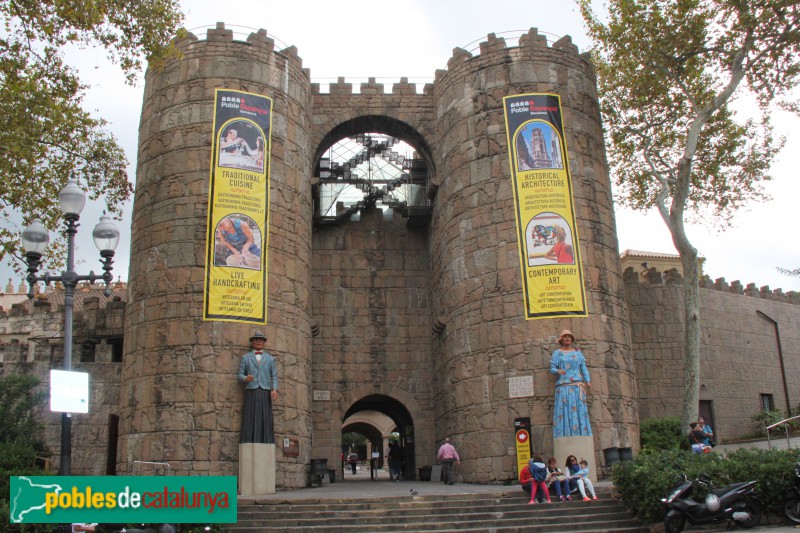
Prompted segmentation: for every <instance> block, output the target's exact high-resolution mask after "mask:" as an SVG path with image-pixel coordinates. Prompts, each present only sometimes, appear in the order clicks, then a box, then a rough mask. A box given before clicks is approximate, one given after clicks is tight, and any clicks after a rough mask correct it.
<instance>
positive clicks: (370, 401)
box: [118, 24, 638, 488]
mask: <svg viewBox="0 0 800 533" xmlns="http://www.w3.org/2000/svg"><path fill="white" fill-rule="evenodd" d="M179 45H180V49H181V51H182V53H183V55H184V57H183V58H182V59H181V60H176V61H173V62H171V63H169V64H168V65H167V66H166V68H165V69H164V70H163V71H161V72H152V71H150V72H148V75H147V82H146V83H147V85H146V89H145V97H144V103H143V111H142V120H141V130H140V141H139V161H138V168H137V189H136V195H135V205H134V217H133V235H132V254H131V255H132V257H133V258H134V259H133V260H132V264H131V269H130V280H129V283H130V299H129V304H128V309H127V316H126V320H127V322H126V330H125V363H124V364H125V366H124V372H123V378H122V394H121V396H122V400H121V401H122V412H121V414H122V427H121V428H120V429H121V431H120V453H119V454H118V463H119V464H118V470H119V471H120V472H125V471H128V472H130V471H131V469H132V468H133V466H132V465H133V464H134V461H142V460H143V461H164V462H169V463H170V465H171V468H172V471H173V472H175V473H178V474H184V473H188V472H207V473H209V474H227V475H232V474H234V473H235V472H236V464H237V461H238V458H237V457H236V450H237V443H238V428H239V416H240V408H241V403H242V392H241V389H240V386H239V385H238V383H236V380H235V372H236V368H237V364H238V357H239V355H240V354H241V353H243V352H244V351H245V349H246V346H245V344H246V339H247V338H248V337H249V336H250V334H251V333H252V329H253V328H252V327H250V326H246V325H239V324H235V323H227V322H226V323H223V322H204V321H202V320H201V319H200V316H201V306H202V302H203V294H202V290H203V273H204V264H203V261H204V252H205V236H206V214H207V212H206V206H207V203H208V181H209V165H210V146H211V122H212V116H211V111H212V103H213V94H214V89H215V88H218V87H224V88H230V89H236V90H242V91H248V92H254V93H259V94H265V95H267V96H269V97H271V98H273V101H274V118H273V132H272V153H271V155H272V165H271V194H270V198H271V213H272V215H271V224H270V240H269V246H270V248H269V285H268V286H269V301H268V306H269V307H268V309H269V311H268V315H269V323H268V325H267V327H266V334H267V336H268V337H269V342H268V346H267V347H268V349H270V350H273V351H274V352H275V353H276V354H277V358H278V367H279V372H280V375H281V385H280V387H279V389H280V391H281V393H280V396H279V399H278V401H277V404H276V409H275V424H276V427H275V434H276V443H278V454H277V475H276V483H277V486H278V487H279V488H289V487H298V486H303V485H305V484H306V483H307V479H308V478H307V475H308V468H309V463H310V460H311V459H312V458H325V459H327V460H328V464H329V465H332V464H336V462H337V461H339V457H340V452H341V432H342V428H343V425H344V424H345V423H346V420H347V418H348V417H349V416H351V415H353V414H355V413H358V412H360V411H377V412H380V413H383V414H385V415H386V416H389V417H390V418H391V419H392V420H393V421H394V422H395V424H396V426H397V430H398V432H399V433H400V435H401V438H402V440H403V446H404V450H405V451H404V453H405V460H406V465H407V469H408V470H407V472H406V475H407V476H414V475H416V469H415V466H422V465H426V464H431V463H433V462H434V460H435V452H436V445H437V443H438V442H439V441H440V440H442V439H444V438H445V437H450V438H451V440H452V441H453V442H454V444H455V445H456V447H457V448H458V449H459V451H460V452H461V454H462V456H463V458H464V470H463V479H464V480H465V481H471V482H500V481H506V480H510V479H514V478H515V477H516V458H515V456H514V431H513V429H514V420H515V418H519V417H530V418H531V421H532V425H533V431H532V434H533V448H534V450H535V451H541V452H551V451H552V449H553V444H552V422H551V417H552V401H553V400H552V398H553V392H554V386H553V379H552V377H551V376H550V374H549V371H548V370H549V360H550V354H551V352H552V350H553V349H554V348H555V347H556V342H555V339H556V335H557V332H558V331H559V330H560V329H563V328H570V329H571V330H572V331H573V333H574V334H575V337H576V339H577V340H578V345H579V347H580V348H581V349H582V350H583V351H584V353H585V354H586V356H587V359H588V364H589V368H590V372H591V373H592V381H593V393H592V395H591V398H590V416H591V421H592V424H593V429H594V448H595V452H596V457H595V459H596V460H595V465H599V464H600V463H601V461H600V458H601V455H602V450H603V449H604V448H607V447H634V448H635V447H636V446H637V444H636V443H637V442H638V429H637V428H638V414H637V411H636V406H635V397H636V385H635V380H634V374H633V371H634V362H633V358H632V355H631V351H630V333H629V330H628V323H627V321H626V316H625V310H624V304H623V293H622V291H623V284H622V277H621V271H620V266H619V257H618V253H617V238H616V230H615V222H614V213H613V207H612V199H611V188H610V182H609V178H608V168H607V164H606V160H605V152H604V146H603V137H602V131H601V124H600V115H599V107H598V102H597V94H596V90H595V80H594V73H593V70H592V67H591V65H590V64H589V63H588V61H587V59H586V58H585V57H582V56H581V55H579V54H578V50H577V49H576V47H575V46H574V45H573V44H572V43H571V41H570V40H569V38H564V39H561V40H560V41H558V42H556V43H554V44H553V46H552V47H549V46H548V45H547V42H546V40H545V38H544V37H543V36H540V35H538V34H537V32H536V30H535V29H532V30H531V31H530V32H528V33H527V34H526V35H524V36H523V37H522V38H521V39H520V42H519V46H517V47H507V46H506V43H505V41H504V40H503V39H498V38H496V37H495V36H494V35H490V36H489V37H488V39H487V42H484V43H482V44H481V46H480V53H479V54H478V55H476V56H473V55H471V54H470V53H468V52H466V51H464V50H461V49H456V50H455V52H454V55H453V57H452V58H451V59H450V60H449V62H448V64H447V70H440V71H437V72H436V77H435V81H434V82H433V83H432V84H428V85H427V86H426V87H425V89H424V91H423V92H422V93H417V92H416V90H415V88H414V86H413V85H411V84H409V83H408V82H407V80H406V79H403V80H401V82H400V83H396V84H394V86H393V88H392V91H391V92H390V93H387V92H385V91H384V87H383V85H382V84H379V83H375V81H374V79H371V80H370V81H369V83H365V84H362V85H361V88H360V89H361V90H360V93H353V92H352V85H351V84H348V83H345V81H344V78H340V79H339V82H338V83H332V84H331V85H330V92H329V93H322V92H320V90H319V86H318V85H316V84H311V83H310V74H309V72H307V71H306V70H304V69H302V65H301V60H300V58H299V57H298V55H297V53H296V51H295V49H294V48H293V47H291V48H288V49H285V50H282V51H276V50H275V49H274V46H273V41H272V40H271V39H269V38H268V37H267V36H266V32H264V31H263V30H262V31H260V32H258V33H255V34H252V35H251V36H250V37H249V38H248V39H247V41H236V40H234V39H233V36H232V34H231V32H230V31H229V30H226V29H225V28H224V26H223V25H221V24H220V25H218V26H217V28H216V29H214V30H210V31H209V32H208V35H207V39H206V40H205V41H200V40H197V39H196V38H195V37H194V36H190V37H189V38H187V39H185V40H183V41H182V42H181V43H179ZM528 92H548V93H556V94H558V95H560V97H561V102H562V105H563V115H564V130H565V134H566V144H567V147H568V149H569V161H568V163H569V166H570V168H571V171H572V178H573V191H574V197H575V205H576V212H577V223H578V231H579V233H580V235H581V247H582V249H581V252H582V253H581V257H582V258H583V262H584V264H583V268H584V272H585V280H586V281H585V285H586V286H585V289H586V293H587V300H588V311H589V317H588V318H575V319H568V318H564V319H558V320H535V321H526V320H525V318H524V310H523V301H522V288H521V280H520V265H519V254H518V249H517V241H516V236H515V235H516V232H515V218H514V205H513V195H512V190H511V180H510V177H509V163H508V152H507V148H508V147H507V145H506V144H507V143H506V133H505V125H504V119H503V108H502V105H503V97H504V96H509V95H513V94H520V93H528ZM370 132H377V133H384V134H388V135H392V136H394V137H396V138H399V139H401V140H403V141H405V142H407V143H408V144H410V145H412V146H413V147H414V149H415V150H416V151H417V152H418V154H419V157H420V160H422V161H424V163H425V166H426V168H427V172H428V176H429V179H430V183H429V187H428V197H429V199H430V213H431V216H430V221H429V223H427V224H426V225H423V227H419V226H417V225H412V224H409V223H407V221H406V220H405V219H404V218H403V217H402V216H400V214H398V213H393V212H392V211H391V210H390V209H386V210H382V209H381V208H380V207H375V206H369V207H366V208H365V209H363V210H362V211H361V213H359V216H358V217H352V218H348V219H346V220H341V221H339V222H338V223H337V224H336V225H330V226H320V225H316V226H313V225H312V223H313V221H314V220H315V213H314V206H315V200H314V196H315V195H316V194H317V192H316V189H315V183H316V180H315V179H314V176H312V173H313V172H314V169H315V168H316V166H317V163H318V161H319V158H320V157H321V155H322V154H323V152H324V151H325V150H327V148H328V147H330V146H331V145H332V144H333V143H335V142H336V141H338V140H340V139H342V138H345V137H348V136H351V135H355V134H358V133H370ZM546 148H547V147H546V146H543V149H544V153H545V154H547V149H546ZM565 164H566V162H565ZM409 220H410V219H409ZM520 376H532V378H533V382H534V392H533V395H532V396H528V397H524V398H509V380H511V379H512V378H515V377H520ZM284 438H287V439H293V440H297V442H298V445H299V454H298V456H297V457H294V456H293V455H292V454H284V453H283V452H282V451H281V442H282V439H284Z"/></svg>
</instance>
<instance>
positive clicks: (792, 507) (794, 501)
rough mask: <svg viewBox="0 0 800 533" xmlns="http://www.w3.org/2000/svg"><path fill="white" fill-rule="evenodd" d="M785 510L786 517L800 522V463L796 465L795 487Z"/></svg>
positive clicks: (796, 522) (787, 500) (785, 505)
mask: <svg viewBox="0 0 800 533" xmlns="http://www.w3.org/2000/svg"><path fill="white" fill-rule="evenodd" d="M783 512H784V513H785V514H786V518H788V519H789V520H791V521H792V522H794V523H795V524H800V463H797V464H795V465H794V487H792V490H791V492H790V493H789V497H788V498H787V499H786V504H784V506H783Z"/></svg>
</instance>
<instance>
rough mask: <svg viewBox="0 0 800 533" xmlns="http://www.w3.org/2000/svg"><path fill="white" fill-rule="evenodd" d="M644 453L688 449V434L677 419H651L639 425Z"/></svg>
mask: <svg viewBox="0 0 800 533" xmlns="http://www.w3.org/2000/svg"><path fill="white" fill-rule="evenodd" d="M639 439H640V442H641V445H642V452H643V453H647V452H651V451H655V450H680V449H682V448H686V447H687V444H686V443H687V441H686V432H685V431H684V430H683V425H682V423H681V419H680V418H677V417H667V418H651V419H649V420H642V422H641V423H640V424H639Z"/></svg>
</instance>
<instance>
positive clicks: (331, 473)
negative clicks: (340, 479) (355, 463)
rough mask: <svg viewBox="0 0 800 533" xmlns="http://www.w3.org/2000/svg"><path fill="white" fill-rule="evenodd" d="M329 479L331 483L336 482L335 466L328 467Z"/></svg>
mask: <svg viewBox="0 0 800 533" xmlns="http://www.w3.org/2000/svg"><path fill="white" fill-rule="evenodd" d="M328 479H329V480H330V482H331V483H336V469H335V468H329V469H328Z"/></svg>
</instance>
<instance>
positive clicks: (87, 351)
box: [81, 341, 95, 363]
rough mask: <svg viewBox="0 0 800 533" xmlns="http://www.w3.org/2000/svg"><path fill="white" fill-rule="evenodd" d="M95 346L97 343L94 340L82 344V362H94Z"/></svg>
mask: <svg viewBox="0 0 800 533" xmlns="http://www.w3.org/2000/svg"><path fill="white" fill-rule="evenodd" d="M94 347H95V344H94V343H93V342H92V341H86V342H84V343H82V344H81V363H94V357H95V348H94Z"/></svg>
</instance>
